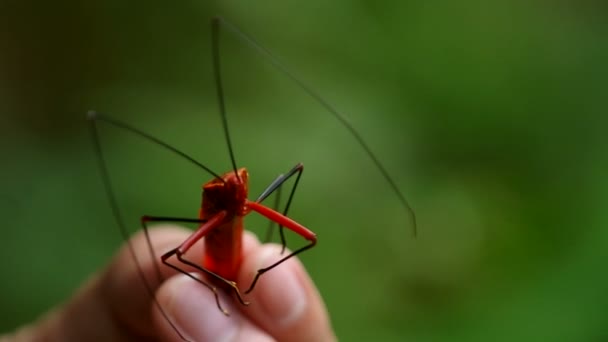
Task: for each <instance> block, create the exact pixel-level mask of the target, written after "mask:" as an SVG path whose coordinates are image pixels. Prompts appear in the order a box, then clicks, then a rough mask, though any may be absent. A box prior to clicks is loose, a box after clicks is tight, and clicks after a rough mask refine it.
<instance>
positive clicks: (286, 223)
mask: <svg viewBox="0 0 608 342" xmlns="http://www.w3.org/2000/svg"><path fill="white" fill-rule="evenodd" d="M247 205H248V206H249V208H250V209H251V210H253V211H255V212H257V213H259V214H261V215H262V216H265V217H267V218H268V219H270V220H272V221H274V222H276V223H277V224H279V226H283V227H285V228H287V229H289V230H291V231H293V232H294V233H296V234H298V235H300V236H301V237H303V238H305V239H306V240H308V241H310V243H309V244H308V245H306V246H304V247H301V248H299V249H297V250H295V251H294V252H292V253H290V254H289V255H287V256H285V257H283V258H282V259H281V260H279V261H277V262H275V263H274V264H272V265H270V266H268V267H264V268H260V269H259V270H258V272H257V274H256V275H255V277H254V278H253V281H252V282H251V285H249V288H248V289H247V291H245V294H248V293H250V292H251V291H253V289H254V288H255V285H256V284H257V282H258V279H259V278H260V277H261V276H262V274H264V273H266V272H268V271H270V270H271V269H273V268H275V267H277V266H279V265H280V264H282V263H283V262H285V261H286V260H287V259H289V258H291V257H293V256H295V255H298V254H300V253H302V252H304V251H305V250H307V249H310V248H312V247H314V246H315V245H316V244H317V235H316V234H315V233H313V232H312V231H311V230H310V229H308V228H306V227H304V226H303V225H301V224H299V223H298V222H296V221H294V220H292V219H290V218H289V217H287V216H285V215H283V214H280V213H278V212H276V211H274V210H272V209H271V208H268V207H266V206H265V205H263V204H260V203H258V202H248V203H247Z"/></svg>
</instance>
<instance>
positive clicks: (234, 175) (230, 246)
mask: <svg viewBox="0 0 608 342" xmlns="http://www.w3.org/2000/svg"><path fill="white" fill-rule="evenodd" d="M221 27H224V28H227V29H229V30H230V31H232V32H233V33H235V34H236V35H237V36H238V37H239V38H240V39H241V40H243V41H244V42H245V43H247V44H249V45H250V46H251V47H253V49H255V50H256V51H258V52H259V53H261V54H263V55H265V56H266V57H267V58H268V59H269V60H270V62H271V63H272V64H273V65H274V66H275V67H276V68H277V69H279V70H280V71H282V72H283V73H284V74H285V75H287V76H288V77H289V78H290V79H292V80H293V81H294V82H295V83H296V84H298V86H300V88H302V89H303V90H304V91H305V92H306V93H308V94H309V95H310V96H312V97H313V98H315V99H316V100H317V101H318V102H319V103H320V104H321V105H322V106H323V107H325V109H327V110H328V112H329V113H331V114H332V115H334V117H336V118H337V119H338V120H339V121H340V123H341V124H342V125H343V126H344V127H345V128H346V129H348V130H349V131H350V132H351V134H352V135H353V137H354V138H355V139H356V140H357V142H358V143H359V144H360V146H361V147H362V148H363V149H364V150H365V151H366V153H367V154H368V155H369V156H370V158H371V159H372V161H373V162H374V164H375V165H376V166H377V168H378V169H379V171H380V172H381V173H382V175H383V177H384V178H385V179H386V181H387V182H388V183H389V185H390V186H391V187H392V189H393V190H394V192H395V193H396V194H397V196H398V197H399V199H400V200H401V202H402V204H403V205H404V207H405V209H406V210H407V211H408V212H409V213H410V214H411V218H412V223H413V228H414V235H415V234H416V220H415V216H414V214H413V211H412V210H411V208H410V206H409V204H408V203H407V201H406V200H405V197H404V196H403V195H402V194H401V192H400V191H399V189H398V188H397V186H396V185H395V183H394V182H393V180H392V179H391V178H390V176H389V175H388V173H387V172H386V170H385V169H384V167H383V166H382V164H381V163H380V162H379V161H378V159H377V158H376V157H375V155H374V154H373V153H372V152H371V150H370V149H369V147H368V146H367V144H366V143H365V142H364V140H363V139H362V138H361V136H360V135H359V134H358V133H357V132H356V131H355V129H354V128H353V127H352V126H351V125H350V123H348V121H346V119H345V118H344V117H343V116H342V115H341V114H339V113H338V112H337V111H336V110H335V109H334V108H333V107H331V106H330V105H329V104H328V103H327V102H325V101H324V100H323V99H322V98H321V97H320V96H318V95H317V94H316V93H315V92H313V91H312V89H311V88H309V87H308V86H306V85H305V84H303V83H302V82H301V81H299V79H298V78H296V77H295V76H293V74H292V73H290V72H289V71H288V70H287V69H286V68H285V67H284V66H283V65H282V64H281V63H280V62H279V61H278V60H277V59H276V58H275V57H274V56H272V55H271V54H270V53H269V52H268V51H267V50H266V49H264V48H262V47H261V46H260V45H259V44H257V43H256V42H255V41H254V40H253V39H252V38H251V37H249V36H247V35H245V34H244V33H243V32H241V31H240V30H238V29H237V28H236V27H234V26H232V25H231V24H230V23H228V22H226V21H224V20H223V19H221V18H213V19H212V20H211V28H212V54H213V69H214V75H215V85H216V89H217V95H218V101H219V109H220V115H221V118H222V125H223V128H224V134H225V138H226V143H227V145H228V150H229V154H230V158H231V161H232V171H230V172H227V173H225V174H223V175H219V174H217V173H215V172H213V171H212V170H210V169H209V168H208V167H206V166H205V165H203V164H202V163H200V162H198V161H196V160H195V159H194V158H192V157H190V156H189V155H187V154H186V153H184V152H182V151H180V150H177V149H176V148H174V147H172V146H171V145H169V144H167V143H166V142H164V141H161V140H159V139H157V138H155V137H153V136H151V135H149V134H147V133H145V132H143V131H140V130H138V129H137V128H134V127H132V126H130V125H128V124H126V123H123V122H121V121H118V120H115V119H112V118H109V117H107V116H104V115H101V114H98V113H96V112H93V111H91V112H89V113H88V118H89V120H90V122H91V132H92V137H93V142H94V147H95V150H96V154H97V157H98V161H99V167H100V170H101V174H102V178H103V182H104V185H105V189H106V193H107V197H108V199H109V202H110V206H111V208H112V211H113V214H114V217H115V220H116V222H117V224H118V226H119V228H120V231H121V234H122V235H123V238H124V239H125V240H126V241H129V234H128V232H127V230H126V228H125V224H124V222H123V219H122V215H121V212H120V210H119V208H118V205H117V202H116V198H115V195H114V192H113V190H112V189H113V188H112V183H111V179H110V175H109V173H108V170H107V167H106V162H105V159H104V156H103V152H102V147H101V143H100V139H99V134H98V128H97V122H103V123H105V124H109V125H111V126H115V127H118V128H120V129H123V130H126V131H129V132H131V133H133V134H135V135H137V136H139V137H141V138H143V139H145V140H148V141H150V142H152V143H154V144H156V145H158V146H160V147H162V148H165V149H167V150H169V151H172V152H173V153H175V154H177V155H179V156H181V157H183V158H184V159H186V160H188V161H190V162H191V163H193V164H195V165H197V166H198V167H200V168H201V169H203V170H205V171H206V172H207V173H209V174H211V175H212V176H213V177H214V178H213V179H212V180H210V181H209V182H207V183H205V184H204V185H203V196H202V197H203V199H202V204H201V208H200V211H199V215H198V218H183V217H160V216H148V215H145V216H142V217H141V225H142V228H143V229H144V232H145V234H146V239H147V240H148V241H147V242H148V246H149V252H150V254H151V255H153V256H154V254H155V253H154V251H153V249H152V245H151V241H150V237H149V234H148V223H150V222H178V223H195V224H197V225H198V228H197V229H196V230H195V231H194V232H193V233H192V235H191V236H190V237H189V238H188V239H186V240H185V241H184V242H182V243H181V244H180V245H179V246H177V247H175V248H173V249H172V250H170V251H169V252H167V253H165V254H164V255H162V256H161V257H160V260H161V262H162V263H163V264H165V265H167V266H169V267H171V268H173V269H175V270H177V271H179V272H181V273H183V274H185V275H187V276H189V277H191V278H192V279H194V280H195V281H197V282H199V283H200V284H202V285H204V286H206V287H208V288H209V289H210V290H211V291H213V292H214V294H215V299H216V303H217V306H218V308H219V309H220V310H221V311H222V312H223V313H224V314H226V315H228V312H227V311H226V310H225V309H223V308H222V305H221V303H220V301H219V296H218V293H217V290H216V287H215V286H213V285H211V284H210V283H208V282H206V281H204V280H201V279H198V278H197V277H195V276H193V275H191V274H190V273H188V272H186V271H185V270H184V269H182V268H181V267H180V265H179V264H176V263H174V262H173V260H174V259H176V260H177V261H178V262H180V263H181V264H183V265H187V266H190V267H193V268H194V269H197V270H198V271H200V272H201V273H204V274H206V275H207V276H208V278H209V279H210V280H211V281H213V283H214V284H219V285H220V286H221V287H223V288H225V289H228V290H231V291H233V292H234V293H235V295H236V297H237V298H238V300H239V301H240V303H241V304H243V305H248V304H249V303H247V302H245V301H244V300H243V298H242V296H241V292H240V290H239V287H238V286H237V284H236V282H235V281H234V279H236V274H237V271H238V269H239V267H240V264H241V261H242V246H241V243H242V233H243V217H244V216H245V215H247V214H249V213H250V212H252V211H255V212H257V213H259V214H261V215H262V216H265V217H266V218H268V219H269V220H270V221H272V222H275V223H276V224H278V225H279V232H280V236H281V241H282V243H283V248H285V237H284V233H283V228H287V229H289V230H291V231H293V232H295V233H296V234H298V235H300V236H302V237H303V238H304V239H306V240H307V241H309V243H308V244H307V245H305V246H303V247H301V248H299V249H297V250H295V251H294V252H292V253H290V254H288V255H286V256H284V257H283V258H282V259H280V260H279V261H277V262H275V263H274V264H272V265H268V266H267V267H265V268H262V269H259V270H258V273H257V274H256V276H255V277H254V279H253V281H252V283H251V284H250V285H249V287H248V289H247V290H246V291H245V293H249V292H251V291H252V290H253V289H254V288H255V285H256V283H257V281H258V279H259V278H260V276H261V275H262V274H264V273H265V272H267V271H269V270H271V269H273V268H274V267H276V266H278V265H280V264H281V263H283V262H284V261H285V260H287V259H289V258H291V257H293V256H295V255H297V254H299V253H301V252H303V251H305V250H307V249H310V248H312V247H313V246H314V245H315V244H316V242H317V238H316V235H315V234H314V233H313V232H312V231H311V230H309V229H308V228H306V227H304V226H303V225H301V224H300V223H298V222H296V221H294V220H292V219H290V218H289V217H287V216H286V215H287V212H288V210H289V207H290V204H291V202H292V199H293V196H294V193H295V190H296V188H297V185H298V183H299V180H300V177H301V175H302V172H303V169H304V167H303V165H302V164H301V163H298V164H297V165H295V166H294V167H293V168H292V169H290V170H289V171H288V172H287V173H285V174H281V175H279V176H278V177H277V178H276V179H275V180H274V181H273V182H272V183H271V184H270V185H268V187H267V188H266V189H265V190H264V191H263V192H262V193H261V194H260V195H259V196H258V197H257V198H256V200H255V201H251V200H249V199H248V198H247V196H248V177H249V176H248V173H247V170H246V169H245V168H237V164H236V162H235V158H234V153H233V151H232V144H231V140H230V136H229V130H228V122H227V116H226V111H225V105H224V95H223V88H222V81H221V75H220V63H219V61H220V59H219V33H220V28H221ZM293 176H296V178H295V182H294V185H293V187H292V189H291V193H290V195H289V198H288V200H287V203H286V206H285V209H284V210H283V212H282V213H280V212H278V211H276V210H275V209H272V208H270V207H267V206H265V205H263V204H262V203H261V202H262V201H264V200H265V199H266V198H267V197H268V196H269V195H271V194H272V193H273V192H275V191H280V189H281V186H282V185H283V184H284V183H285V181H287V180H288V179H290V178H291V177H293ZM277 197H278V196H277ZM277 203H278V201H277ZM202 238H204V243H205V254H204V258H203V260H202V263H200V264H199V263H197V262H193V261H191V260H188V259H187V258H185V255H186V253H187V252H188V250H190V248H191V247H192V246H193V245H194V244H195V243H197V242H198V241H199V240H200V239H202ZM129 249H130V252H131V254H132V256H133V258H134V260H135V261H136V264H137V267H138V270H139V272H140V276H141V278H142V280H143V281H144V283H145V285H146V288H147V290H148V292H149V293H150V295H151V297H152V298H154V293H153V292H154V291H153V289H152V287H151V285H150V284H149V283H148V281H147V280H146V279H145V277H144V276H143V271H142V269H141V266H139V262H138V261H137V260H138V259H137V256H136V255H135V252H134V249H133V246H131V245H130V244H129ZM155 266H156V273H157V276H158V279H159V281H162V277H161V272H160V268H159V265H158V264H156V263H155ZM155 302H156V301H155ZM156 305H157V306H158V308H159V310H160V312H161V313H162V314H163V315H164V316H165V318H166V319H167V321H168V322H169V324H171V326H172V327H173V329H174V330H175V331H176V333H177V334H178V335H179V336H180V337H181V338H182V339H183V340H186V339H185V338H184V336H183V335H182V334H181V332H180V331H179V330H178V329H177V328H176V327H175V326H174V325H173V323H172V322H171V321H170V320H169V319H168V317H167V315H166V314H165V312H164V310H163V308H162V307H161V306H160V305H159V304H158V302H156Z"/></svg>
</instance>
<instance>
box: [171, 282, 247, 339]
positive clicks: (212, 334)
mask: <svg viewBox="0 0 608 342" xmlns="http://www.w3.org/2000/svg"><path fill="white" fill-rule="evenodd" d="M176 278H177V279H176ZM168 283H169V284H167V286H168V287H169V288H168V289H167V291H168V293H169V295H168V296H169V299H168V303H167V314H168V315H169V316H170V319H171V320H172V322H173V324H174V325H175V326H176V328H177V329H178V330H179V331H180V333H181V334H182V335H184V337H185V338H186V339H188V340H190V341H222V342H223V341H233V340H234V339H235V337H236V336H237V334H238V329H239V328H238V327H239V325H238V322H240V319H238V317H234V316H238V313H236V312H234V310H231V311H230V316H226V315H224V314H223V313H222V312H221V311H220V310H219V308H218V307H217V304H216V301H215V296H214V294H213V292H212V291H211V290H209V289H208V288H207V287H205V286H204V285H202V284H200V283H197V282H196V281H195V280H193V279H191V278H190V277H187V276H185V275H183V276H182V275H180V276H177V277H174V278H172V279H171V280H169V281H168ZM220 303H221V305H222V307H224V308H226V309H230V308H229V307H228V304H227V303H226V302H225V298H224V297H223V296H221V297H220Z"/></svg>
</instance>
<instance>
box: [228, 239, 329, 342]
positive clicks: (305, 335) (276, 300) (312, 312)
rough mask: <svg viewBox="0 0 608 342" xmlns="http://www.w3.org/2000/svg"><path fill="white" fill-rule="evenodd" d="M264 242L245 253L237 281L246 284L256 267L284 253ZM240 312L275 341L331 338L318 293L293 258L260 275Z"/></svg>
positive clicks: (251, 277)
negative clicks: (248, 302)
mask: <svg viewBox="0 0 608 342" xmlns="http://www.w3.org/2000/svg"><path fill="white" fill-rule="evenodd" d="M287 253H289V251H286V252H285V254H283V255H281V246H279V245H276V244H266V245H263V246H259V248H254V249H251V250H249V251H248V252H246V253H245V255H244V258H243V265H242V266H241V272H240V275H239V284H244V285H249V284H250V283H251V281H252V280H253V277H254V276H255V274H256V273H257V270H258V269H260V268H263V267H267V266H269V265H272V264H273V263H275V262H277V261H278V260H280V259H281V258H282V257H284V256H285V255H287ZM247 300H250V301H251V304H250V305H249V306H248V307H245V308H243V310H242V311H243V313H244V314H245V315H246V316H247V317H249V318H251V319H252V320H253V321H254V322H256V323H257V324H258V325H259V326H260V327H262V328H263V329H264V330H265V331H267V332H268V333H269V334H271V335H272V336H273V337H274V338H275V339H277V340H279V341H296V342H297V341H335V339H336V338H335V335H334V333H333V330H332V328H331V324H330V321H329V317H328V314H327V310H326V308H325V304H324V303H323V301H322V299H321V296H320V295H319V292H318V291H317V289H316V288H315V286H314V284H313V283H312V281H311V279H310V277H309V276H308V274H307V273H306V271H305V270H304V267H303V266H302V264H301V263H300V261H299V260H298V259H297V258H295V257H294V258H290V259H288V260H287V261H285V262H284V263H282V264H281V265H279V266H277V267H276V268H274V269H272V270H271V271H268V272H267V273H265V274H264V275H262V276H261V277H260V279H259V281H258V284H257V285H256V288H255V289H254V290H253V291H252V292H251V294H250V296H249V297H247Z"/></svg>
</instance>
